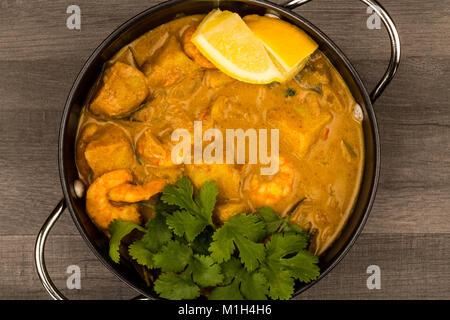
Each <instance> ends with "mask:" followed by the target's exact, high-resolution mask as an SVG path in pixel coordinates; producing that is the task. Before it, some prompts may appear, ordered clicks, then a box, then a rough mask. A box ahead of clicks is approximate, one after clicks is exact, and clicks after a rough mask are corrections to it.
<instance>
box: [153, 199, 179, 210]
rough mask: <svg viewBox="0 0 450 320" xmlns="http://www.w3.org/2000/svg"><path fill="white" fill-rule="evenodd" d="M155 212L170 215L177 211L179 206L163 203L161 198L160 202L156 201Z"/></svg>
mask: <svg viewBox="0 0 450 320" xmlns="http://www.w3.org/2000/svg"><path fill="white" fill-rule="evenodd" d="M154 210H155V212H158V213H168V212H174V211H177V210H178V206H174V205H170V204H167V203H165V202H164V201H162V200H161V198H159V199H158V201H156V203H155V206H154Z"/></svg>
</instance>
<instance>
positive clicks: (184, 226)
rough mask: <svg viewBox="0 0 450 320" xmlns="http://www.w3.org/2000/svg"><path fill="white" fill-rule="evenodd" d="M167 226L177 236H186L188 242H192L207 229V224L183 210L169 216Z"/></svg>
mask: <svg viewBox="0 0 450 320" xmlns="http://www.w3.org/2000/svg"><path fill="white" fill-rule="evenodd" d="M167 225H168V226H169V228H170V229H172V231H173V233H175V234H176V235H177V236H179V237H183V236H184V235H185V237H186V240H188V241H192V240H194V239H195V237H197V236H198V235H199V234H200V232H202V231H203V229H205V227H206V226H207V223H206V222H205V221H204V220H200V219H198V218H196V217H194V216H193V215H191V214H190V213H189V212H188V211H186V210H183V211H175V212H174V213H173V214H169V215H167Z"/></svg>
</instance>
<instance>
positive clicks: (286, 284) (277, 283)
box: [261, 262, 295, 300]
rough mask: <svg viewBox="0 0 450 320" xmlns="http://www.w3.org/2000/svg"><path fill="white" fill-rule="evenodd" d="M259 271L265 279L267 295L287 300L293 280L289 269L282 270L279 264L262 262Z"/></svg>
mask: <svg viewBox="0 0 450 320" xmlns="http://www.w3.org/2000/svg"><path fill="white" fill-rule="evenodd" d="M261 273H262V274H263V275H264V276H265V277H266V279H267V283H268V289H269V291H268V295H269V297H270V298H271V299H281V300H288V299H290V298H291V296H292V294H293V293H294V284H295V282H294V279H293V278H292V277H291V273H290V272H289V271H287V270H283V269H282V266H281V265H280V264H276V263H274V262H272V263H271V264H263V265H262V266H261Z"/></svg>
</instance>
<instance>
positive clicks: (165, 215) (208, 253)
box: [110, 177, 319, 300]
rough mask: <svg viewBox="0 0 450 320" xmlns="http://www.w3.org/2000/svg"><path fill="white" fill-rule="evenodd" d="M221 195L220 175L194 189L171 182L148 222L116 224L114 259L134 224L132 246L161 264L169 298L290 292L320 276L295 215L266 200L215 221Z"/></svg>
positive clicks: (159, 283) (141, 260)
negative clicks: (278, 211) (251, 210)
mask: <svg viewBox="0 0 450 320" xmlns="http://www.w3.org/2000/svg"><path fill="white" fill-rule="evenodd" d="M217 194H218V188H217V186H216V184H215V182H207V183H205V184H204V185H202V186H201V187H200V188H199V189H198V192H197V193H196V194H194V187H193V185H192V183H191V181H190V180H189V179H188V178H186V177H183V178H182V179H180V180H178V181H177V183H176V184H175V185H169V186H166V187H165V188H164V190H163V191H162V195H161V197H160V199H159V200H158V202H157V203H156V204H155V205H154V210H155V216H154V218H152V219H150V220H149V221H148V222H147V224H146V226H145V228H142V227H140V226H138V225H135V224H133V223H129V222H124V221H121V220H115V221H113V222H112V223H111V225H110V232H111V235H112V237H111V242H110V255H111V258H112V259H113V261H115V262H119V251H118V249H119V245H120V241H121V239H122V238H123V237H124V236H125V235H127V234H128V233H130V232H131V231H133V230H134V229H138V230H140V231H141V232H144V235H143V236H142V238H141V239H139V240H136V241H134V242H133V243H132V244H131V245H129V247H128V253H129V255H130V257H131V258H132V259H134V260H135V261H136V262H137V263H138V264H140V265H142V266H145V267H146V268H148V269H153V270H156V271H158V272H157V274H158V276H157V278H156V280H155V281H154V282H153V285H154V290H155V291H156V292H157V293H158V294H159V295H160V296H161V297H163V298H167V299H195V298H198V297H199V296H200V295H201V293H204V292H209V293H208V294H207V296H208V299H234V300H235V299H267V298H272V299H289V298H290V297H291V295H292V293H293V292H294V284H295V280H299V281H302V282H310V281H311V280H314V279H316V278H317V276H318V275H319V267H318V266H317V263H318V258H317V257H316V256H314V255H313V254H311V253H309V252H308V251H307V250H306V248H307V246H308V241H309V236H308V234H307V233H305V232H303V231H302V229H301V228H300V227H299V226H297V225H296V224H294V223H292V222H290V221H289V216H288V217H286V218H280V217H279V216H278V215H277V214H276V213H275V212H274V211H273V210H272V209H271V208H269V207H264V208H260V209H259V211H258V212H257V213H256V214H238V215H235V216H233V217H231V218H230V219H228V220H227V221H225V222H224V223H223V225H222V226H220V227H217V226H216V225H215V224H214V223H213V221H212V213H213V210H214V207H215V204H216V196H217ZM205 288H208V290H206V291H205V290H203V289H205Z"/></svg>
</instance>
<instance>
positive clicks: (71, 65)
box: [0, 0, 450, 299]
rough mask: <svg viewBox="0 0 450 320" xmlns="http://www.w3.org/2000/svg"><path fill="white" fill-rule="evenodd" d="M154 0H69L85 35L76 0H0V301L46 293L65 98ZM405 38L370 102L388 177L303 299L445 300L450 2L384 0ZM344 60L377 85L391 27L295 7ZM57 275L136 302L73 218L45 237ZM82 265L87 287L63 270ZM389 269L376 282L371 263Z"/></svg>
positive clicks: (344, 7) (349, 11) (449, 234)
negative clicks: (361, 225) (47, 228)
mask: <svg viewBox="0 0 450 320" xmlns="http://www.w3.org/2000/svg"><path fill="white" fill-rule="evenodd" d="M158 2H160V1H157V0H148V1H140V0H131V1H112V0H108V1H107V0H101V1H87V0H78V1H76V2H74V3H75V4H77V5H79V6H80V8H81V13H82V27H81V31H71V30H68V29H67V28H66V23H65V21H66V18H67V15H66V8H67V6H68V5H70V4H73V3H72V2H71V1H63V0H53V1H37V0H34V1H25V0H0V137H1V138H0V178H1V179H0V299H17V298H23V299H48V296H47V294H46V293H45V292H44V290H43V288H42V287H41V285H40V283H39V280H38V278H37V275H36V271H35V269H34V266H33V254H32V249H33V244H34V240H35V236H36V234H37V232H38V230H39V228H40V227H41V225H42V223H43V221H44V220H45V218H46V217H47V216H48V214H49V213H50V211H51V210H52V209H53V208H54V206H55V205H56V203H57V202H58V201H59V199H60V198H61V197H62V192H61V188H60V184H59V176H58V169H57V136H58V128H59V121H60V116H61V112H62V107H63V104H64V102H65V99H66V96H67V94H68V92H69V89H70V87H71V85H72V82H73V80H74V79H75V77H76V75H77V73H78V71H79V70H80V68H81V66H82V65H83V63H84V61H85V60H86V59H87V57H88V56H89V55H90V53H91V52H92V51H93V50H94V49H95V47H96V46H97V45H98V44H99V43H100V42H101V41H102V40H103V39H104V38H105V37H106V36H107V35H108V34H109V33H110V32H112V31H113V30H114V29H115V28H116V27H117V26H119V25H120V24H121V23H122V22H124V21H125V20H127V19H128V18H130V17H132V16H133V15H135V14H137V13H139V12H140V11H142V10H144V9H146V8H147V7H149V6H151V5H153V4H155V3H158ZM382 3H383V5H384V6H385V8H386V9H388V11H389V12H390V13H391V15H392V17H393V18H394V20H395V21H396V23H397V26H398V28H399V31H400V35H401V40H402V48H403V54H402V58H403V60H402V65H401V67H400V69H399V72H398V75H397V77H396V79H395V80H394V81H393V83H392V84H391V85H390V86H389V87H388V88H387V90H386V91H385V93H384V94H383V96H382V97H381V98H380V99H379V100H378V101H377V103H376V105H375V109H376V114H377V118H378V122H379V125H380V131H381V132H380V134H381V143H382V171H381V172H382V173H381V181H380V184H379V191H378V195H377V199H376V202H375V205H374V208H373V210H372V213H371V216H370V218H369V221H368V223H367V225H366V228H365V229H364V232H363V234H362V236H361V237H360V238H359V240H358V241H357V243H356V244H355V246H354V247H353V249H352V250H351V251H350V253H349V254H348V255H347V256H346V258H345V259H344V260H343V261H342V263H340V264H339V265H338V266H337V267H336V268H335V269H334V270H333V271H332V272H331V273H330V274H329V275H328V276H327V277H325V279H323V280H322V281H321V282H319V283H318V284H317V285H315V286H314V287H313V288H311V289H310V290H308V291H307V292H306V293H305V294H303V295H301V296H300V297H299V298H300V299H312V298H318V299H321V298H331V299H342V298H349V299H362V298H364V299H365V298H374V299H402V298H407V299H409V298H426V299H431V298H446V299H448V298H450V267H449V263H450V210H449V207H450V154H449V153H450V140H449V139H450V111H449V102H448V101H449V98H450V90H449V87H448V84H449V80H450V64H449V63H448V61H449V58H450V42H449V41H448V37H449V35H450V2H446V1H437V0H430V1H422V0H412V1H411V0H409V1H406V0H402V1H400V0H384V1H382ZM296 11H297V12H299V13H301V14H302V15H304V16H305V17H306V18H307V19H308V20H310V21H311V22H313V23H314V24H316V25H317V26H318V27H319V28H321V29H322V30H323V31H324V32H325V33H327V34H328V35H329V36H330V37H331V38H332V39H333V40H334V41H335V42H336V43H337V44H338V45H339V46H340V47H341V48H342V50H343V51H344V52H345V53H346V54H347V55H348V57H349V58H350V60H351V61H352V62H353V63H354V66H355V67H356V69H357V70H358V71H359V73H360V75H361V76H362V78H363V79H364V80H365V83H366V85H367V87H369V88H371V87H373V86H374V84H375V83H376V82H377V81H378V79H379V78H380V76H381V75H382V73H383V72H384V68H385V67H386V65H387V61H388V57H389V47H388V39H387V33H386V31H385V30H384V29H381V30H369V29H368V28H367V27H366V20H367V18H368V16H369V15H368V14H367V13H366V9H365V7H364V6H363V5H362V4H361V3H360V2H359V1H357V0H343V1H333V0H316V1H313V2H312V3H309V4H307V5H305V6H304V7H302V8H300V9H297V10H296ZM47 261H48V266H49V271H50V273H51V275H52V277H53V278H54V280H55V282H56V284H57V285H58V286H59V287H60V288H62V289H63V291H64V292H65V293H66V294H67V295H68V296H70V297H71V298H76V299H127V298H131V297H133V296H134V294H135V293H134V292H133V290H132V289H130V288H128V287H127V286H126V285H125V284H123V283H121V282H120V281H119V280H117V279H116V278H115V276H113V275H112V274H111V273H109V271H108V270H107V269H106V268H104V267H103V266H102V265H101V263H100V262H99V261H97V260H96V258H95V257H94V255H93V254H92V253H91V252H90V251H89V249H88V248H87V246H86V244H85V243H84V242H83V240H82V239H81V236H80V235H79V234H78V232H77V230H76V228H75V226H74V224H73V223H72V221H71V219H70V217H69V215H68V214H65V215H64V216H63V217H62V219H61V220H60V221H59V222H58V224H57V226H56V227H55V229H54V230H53V232H52V234H51V236H50V239H49V243H48V246H47ZM72 264H75V265H78V266H80V268H81V275H82V278H81V286H82V289H81V290H68V289H64V288H65V287H66V279H67V276H68V275H67V274H66V270H67V267H68V266H69V265H72ZM369 265H378V266H380V268H381V289H380V290H368V289H367V286H366V279H367V277H368V274H366V269H367V267H368V266H369Z"/></svg>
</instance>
